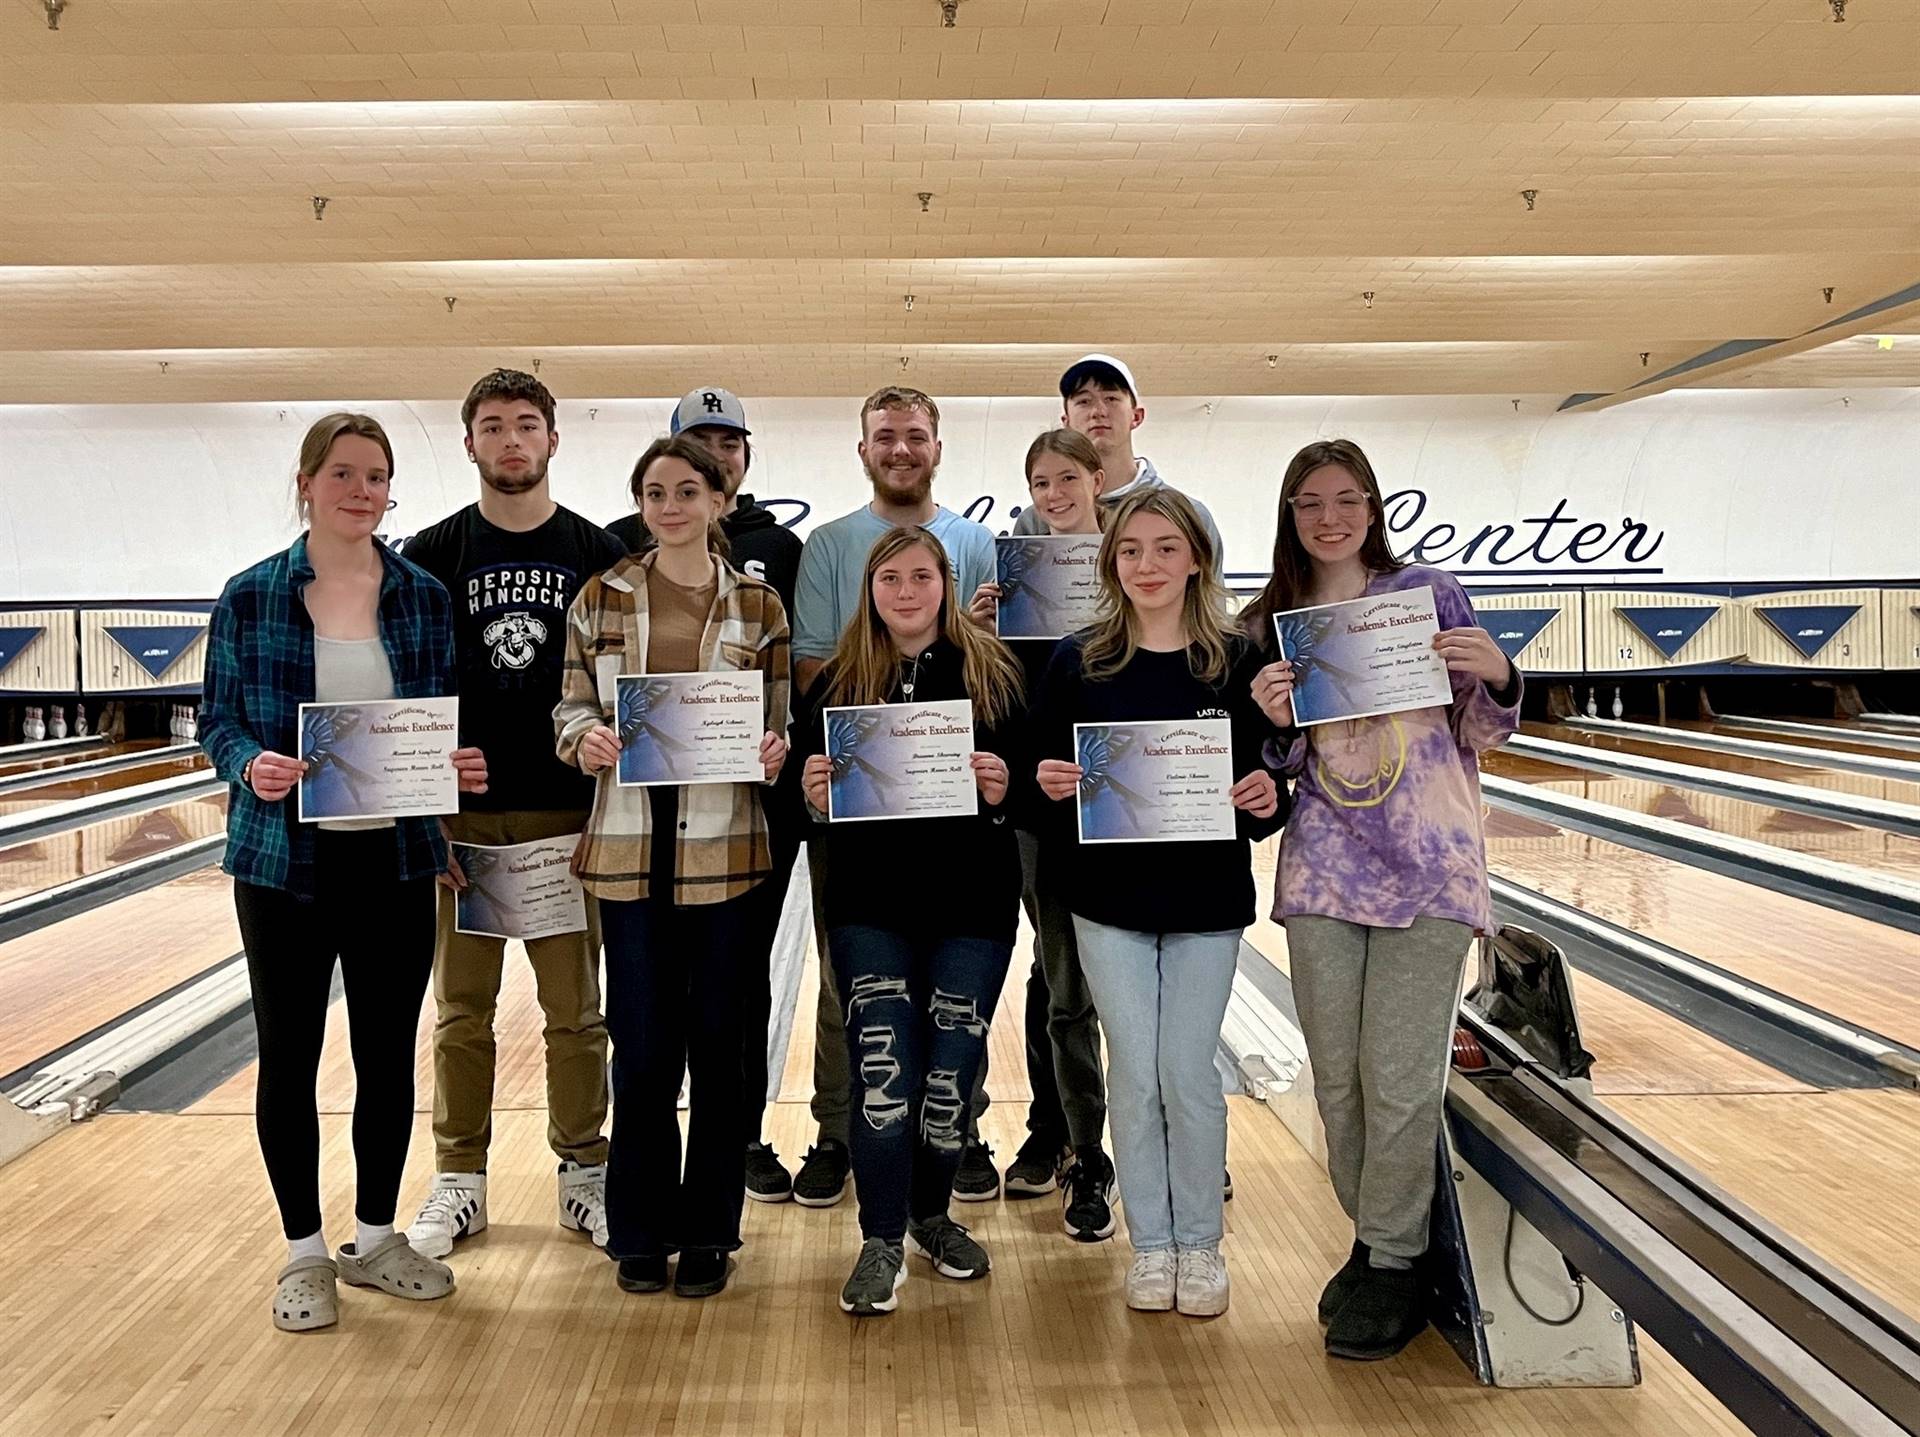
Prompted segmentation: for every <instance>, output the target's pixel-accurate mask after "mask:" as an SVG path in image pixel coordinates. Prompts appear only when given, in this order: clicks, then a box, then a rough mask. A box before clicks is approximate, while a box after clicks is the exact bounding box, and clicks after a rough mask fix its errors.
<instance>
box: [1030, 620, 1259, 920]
mask: <svg viewBox="0 0 1920 1437" xmlns="http://www.w3.org/2000/svg"><path fill="white" fill-rule="evenodd" d="M1228 651H1229V653H1230V654H1231V656H1232V660H1233V662H1232V664H1231V666H1230V668H1229V670H1228V673H1227V677H1226V678H1225V679H1224V680H1223V681H1222V682H1221V683H1219V684H1213V685H1209V684H1204V683H1202V682H1201V681H1200V680H1198V679H1196V678H1195V677H1194V676H1193V673H1192V671H1191V670H1190V669H1189V668H1188V666H1187V656H1186V654H1185V653H1184V652H1183V653H1151V652H1148V651H1146V650H1144V649H1143V650H1141V651H1140V652H1138V653H1136V654H1135V655H1134V657H1133V660H1132V661H1131V662H1130V663H1129V664H1128V665H1127V666H1126V668H1124V669H1122V670H1121V671H1120V672H1119V673H1117V674H1115V675H1114V676H1113V677H1112V678H1110V679H1103V680H1101V681H1100V682H1098V683H1090V682H1088V681H1087V680H1086V679H1085V678H1084V677H1083V676H1082V675H1081V672H1080V638H1079V636H1077V635H1076V636H1074V637H1072V638H1067V639H1062V640H1061V641H1060V645H1059V647H1058V648H1056V649H1055V650H1054V652H1053V658H1052V660H1051V661H1050V662H1049V663H1048V665H1047V671H1046V676H1045V677H1044V678H1043V679H1042V680H1041V685H1040V693H1039V696H1038V698H1037V700H1036V701H1035V704H1034V724H1033V738H1034V744H1035V747H1036V752H1035V754H1034V762H1035V763H1036V764H1037V763H1038V762H1039V760H1040V759H1043V758H1058V759H1065V760H1067V761H1068V762H1069V763H1071V762H1072V761H1073V759H1074V743H1073V726H1074V725H1075V724H1076V723H1125V722H1136V723H1137V722H1147V721H1153V720H1167V719H1201V718H1216V719H1217V718H1224V719H1227V720H1228V721H1229V722H1230V723H1231V724H1232V733H1233V777H1234V780H1235V781H1236V782H1238V781H1239V780H1240V779H1242V778H1244V777H1246V776H1247V775H1248V774H1249V773H1251V772H1253V771H1254V770H1255V769H1264V768H1266V767H1267V764H1266V760H1265V758H1264V756H1263V755H1262V752H1261V749H1262V746H1263V745H1264V744H1265V743H1266V741H1267V740H1268V739H1270V738H1272V737H1273V736H1274V727H1273V724H1272V723H1271V722H1270V721H1269V720H1268V718H1267V716H1266V715H1265V714H1263V713H1261V712H1260V709H1259V706H1258V705H1256V704H1255V703H1254V701H1253V676H1254V675H1255V674H1256V673H1258V672H1259V671H1260V668H1261V666H1262V663H1263V662H1264V661H1263V660H1262V658H1261V656H1260V653H1259V651H1258V650H1256V649H1255V648H1254V647H1253V646H1252V645H1251V644H1249V643H1247V642H1246V641H1245V640H1244V639H1242V638H1240V637H1239V636H1238V635H1235V636H1233V638H1232V640H1231V641H1230V643H1229V649H1228ZM1268 772H1273V771H1272V770H1271V769H1268ZM1273 778H1274V782H1275V784H1276V785H1277V786H1278V788H1279V790H1280V806H1279V807H1278V808H1277V809H1275V810H1274V813H1273V816H1272V817H1271V818H1254V817H1252V816H1251V815H1250V814H1248V813H1246V812H1245V811H1244V810H1236V811H1235V813H1234V820H1235V826H1236V827H1237V829H1238V830H1239V836H1238V837H1236V838H1228V839H1220V840H1217V841H1213V842H1201V843H1184V842H1183V843H1103V844H1099V845H1094V846H1083V845H1082V844H1081V843H1080V842H1079V839H1078V836H1077V834H1078V829H1077V827H1076V824H1075V818H1074V800H1073V799H1072V798H1070V797H1069V798H1064V799H1060V800H1058V801H1057V802H1056V801H1053V800H1049V799H1046V798H1044V797H1043V798H1042V799H1040V802H1041V803H1044V804H1046V805H1047V806H1048V807H1049V808H1050V809H1051V810H1052V814H1053V816H1052V818H1051V820H1050V821H1048V822H1047V824H1046V826H1045V827H1044V828H1043V830H1042V833H1043V846H1042V850H1041V864H1042V867H1043V868H1044V869H1046V870H1047V871H1048V872H1049V873H1050V875H1052V878H1053V880H1054V881H1057V882H1058V883H1059V884H1060V886H1061V888H1062V890H1063V891H1064V893H1065V895H1066V900H1067V906H1068V908H1069V909H1071V910H1072V911H1073V912H1074V913H1077V914H1079V915H1080V916H1081V917H1083V918H1089V919H1091V920H1093V921H1094V922H1095V923H1104V924H1107V925H1108V926H1109V927H1113V928H1130V929H1132V930H1134V931H1135V932H1138V933H1218V932H1222V931H1224V930H1226V929H1230V928H1245V927H1246V926H1248V925H1249V924H1250V923H1252V922H1253V917H1254V911H1253V904H1254V895H1253V855H1252V853H1251V851H1250V850H1249V847H1248V844H1249V841H1250V840H1258V839H1262V838H1266V837H1269V836H1270V835H1272V834H1274V833H1277V832H1279V830H1280V826H1281V825H1282V824H1283V823H1284V822H1285V821H1286V817H1287V810H1288V808H1289V807H1290V806H1291V799H1290V796H1289V795H1288V793H1287V787H1286V781H1285V780H1284V779H1282V778H1281V777H1280V775H1279V774H1278V773H1273ZM1056 865H1057V866H1056Z"/></svg>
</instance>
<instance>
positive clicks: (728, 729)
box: [615, 669, 766, 787]
mask: <svg viewBox="0 0 1920 1437" xmlns="http://www.w3.org/2000/svg"><path fill="white" fill-rule="evenodd" d="M615 695H616V697H615V732H616V734H617V736H618V737H619V740H620V761H619V767H618V769H617V770H616V776H617V781H618V782H619V783H621V784H623V785H626V786H629V787H633V786H646V785H651V784H665V783H671V784H682V783H759V782H761V781H762V780H763V779H764V778H765V777H766V772H765V766H764V764H763V762H762V760H761V754H760V745H761V740H762V738H763V737H764V728H765V722H764V712H765V707H766V705H765V696H764V691H763V675H762V674H761V672H760V670H758V669H737V670H736V669H722V670H716V671H713V672H710V673H695V674H622V675H620V677H619V678H618V679H617V680H615Z"/></svg>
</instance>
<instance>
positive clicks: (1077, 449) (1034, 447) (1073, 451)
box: [1025, 429, 1106, 483]
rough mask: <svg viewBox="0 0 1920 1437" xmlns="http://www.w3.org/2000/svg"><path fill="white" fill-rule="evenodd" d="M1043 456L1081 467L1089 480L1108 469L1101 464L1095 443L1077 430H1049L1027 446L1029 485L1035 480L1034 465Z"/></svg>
mask: <svg viewBox="0 0 1920 1437" xmlns="http://www.w3.org/2000/svg"><path fill="white" fill-rule="evenodd" d="M1042 454H1057V455H1059V456H1060V457H1061V458H1062V459H1065V460H1067V461H1069V462H1070V463H1073V464H1077V465H1079V466H1080V467H1081V468H1082V469H1084V470H1086V471H1087V477H1088V478H1089V479H1091V478H1092V477H1093V476H1094V475H1095V474H1098V473H1100V472H1101V471H1102V470H1103V469H1105V468H1106V466H1105V465H1104V464H1102V463H1101V462H1100V451H1099V450H1097V449H1095V448H1094V447H1093V441H1092V440H1091V439H1089V438H1087V436H1086V435H1084V434H1082V433H1080V432H1079V431H1078V430H1077V429H1049V430H1047V432H1046V433H1044V434H1042V435H1041V436H1040V437H1039V438H1038V439H1036V440H1034V441H1033V443H1031V444H1029V445H1028V446H1027V463H1026V470H1025V472H1026V476H1027V480H1028V482H1029V483H1031V482H1032V480H1033V463H1034V461H1035V460H1036V459H1038V458H1039V457H1040V456H1041V455H1042Z"/></svg>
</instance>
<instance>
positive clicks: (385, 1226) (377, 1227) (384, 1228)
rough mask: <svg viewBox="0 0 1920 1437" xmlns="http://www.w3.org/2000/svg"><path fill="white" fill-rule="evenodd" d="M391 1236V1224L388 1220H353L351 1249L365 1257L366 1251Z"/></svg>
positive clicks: (371, 1249)
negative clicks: (382, 1221)
mask: <svg viewBox="0 0 1920 1437" xmlns="http://www.w3.org/2000/svg"><path fill="white" fill-rule="evenodd" d="M392 1236H393V1224H392V1223H390V1222H385V1223H371V1222H355V1223H354V1225H353V1250H354V1252H355V1253H357V1254H359V1255H360V1256H361V1257H365V1256H366V1255H367V1254H368V1253H370V1252H372V1251H373V1249H374V1248H375V1247H376V1246H377V1245H378V1244H380V1243H383V1242H385V1241H386V1240H387V1239H388V1238H390V1237H392Z"/></svg>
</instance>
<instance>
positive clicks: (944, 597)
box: [821, 524, 1025, 723]
mask: <svg viewBox="0 0 1920 1437" xmlns="http://www.w3.org/2000/svg"><path fill="white" fill-rule="evenodd" d="M915 545H919V546H921V547H923V548H925V549H926V551H927V552H928V553H929V554H931V555H932V556H933V561H934V564H935V566H936V567H937V568H938V569H939V570H940V630H939V631H940V636H941V637H942V638H944V639H945V640H946V641H947V642H948V643H950V644H952V645H953V646H954V647H955V648H956V649H958V650H959V651H960V671H961V677H962V680H963V681H964V682H965V684H966V686H967V697H968V698H970V699H972V700H973V707H974V712H975V714H976V715H977V716H978V717H979V718H981V719H982V720H984V721H985V722H987V723H1002V722H1004V721H1006V720H1007V719H1009V718H1011V717H1012V716H1013V715H1014V713H1015V712H1016V711H1017V710H1018V709H1019V708H1020V706H1021V702H1022V696H1023V689H1024V686H1025V685H1024V679H1023V675H1022V674H1021V671H1020V665H1019V664H1018V663H1016V662H1015V661H1014V657H1013V655H1012V654H1011V653H1010V652H1008V650H1007V646H1006V645H1005V644H1003V643H1001V642H1000V640H999V639H997V638H995V637H994V636H993V635H992V634H989V633H988V632H987V631H986V630H984V629H982V628H981V627H980V626H979V625H977V624H975V623H974V622H973V620H971V619H969V618H968V617H967V616H966V615H965V614H964V613H962V612H961V610H960V605H959V603H958V601H957V599H956V597H955V594H954V587H953V565H952V564H951V563H950V562H949V561H948V559H947V551H946V549H945V548H944V547H943V546H942V545H941V543H940V541H939V540H938V539H936V538H934V537H933V535H932V533H931V532H929V531H928V530H926V529H923V528H921V527H920V526H919V525H918V524H908V525H905V526H903V527H901V528H898V529H893V530H890V531H889V532H887V533H885V534H883V535H881V536H880V537H879V538H878V539H876V540H875V541H874V544H873V548H872V549H871V550H869V551H868V553H867V566H866V570H865V572H864V573H862V574H861V576H860V596H861V597H860V612H859V613H857V614H855V615H854V616H853V618H851V619H850V620H848V621H847V627H846V630H845V632H843V633H842V634H841V635H840V643H839V645H838V647H836V648H835V649H834V651H833V657H832V658H831V659H829V660H828V661H827V669H826V688H825V689H824V690H823V692H824V694H825V698H824V699H823V700H822V701H821V706H822V707H823V708H824V707H826V706H827V705H829V704H883V703H887V702H888V701H889V700H890V698H891V695H892V693H893V686H894V681H895V679H896V677H897V676H898V674H899V671H900V651H899V650H898V649H897V648H895V647H894V643H893V635H892V634H891V633H890V632H889V631H888V629H887V626H886V624H885V623H884V622H883V621H882V620H881V618H880V611H879V610H878V609H877V608H875V607H874V603H873V576H874V575H875V574H876V573H878V572H879V570H880V566H881V565H882V564H885V563H887V562H888V561H889V560H891V559H894V558H896V557H897V556H899V555H900V554H903V553H905V552H906V551H907V550H908V549H911V548H913V547H914V546H915Z"/></svg>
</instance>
